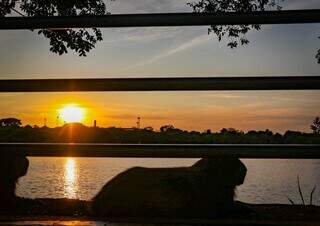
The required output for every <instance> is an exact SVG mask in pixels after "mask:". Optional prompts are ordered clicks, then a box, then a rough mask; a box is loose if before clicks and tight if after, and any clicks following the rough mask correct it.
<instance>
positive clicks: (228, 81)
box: [0, 76, 320, 92]
mask: <svg viewBox="0 0 320 226" xmlns="http://www.w3.org/2000/svg"><path fill="white" fill-rule="evenodd" d="M319 89H320V76H304V77H303V76H290V77H288V76H286V77H281V76H279V77H193V78H186V77H184V78H178V77H176V78H172V77H171V78H104V79H23V80H0V92H59V91H60V92H67V91H201V90H202V91H208V90H319Z"/></svg>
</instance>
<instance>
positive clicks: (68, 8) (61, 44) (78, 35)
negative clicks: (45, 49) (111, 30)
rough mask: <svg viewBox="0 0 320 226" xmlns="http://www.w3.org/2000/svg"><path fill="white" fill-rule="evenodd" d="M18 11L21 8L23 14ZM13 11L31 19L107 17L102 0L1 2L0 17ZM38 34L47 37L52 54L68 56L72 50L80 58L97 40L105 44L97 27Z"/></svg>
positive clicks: (24, 0) (42, 30)
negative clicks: (42, 17)
mask: <svg viewBox="0 0 320 226" xmlns="http://www.w3.org/2000/svg"><path fill="white" fill-rule="evenodd" d="M111 1H112V0H111ZM16 8H19V10H20V11H21V12H22V13H21V12H20V11H17V10H16ZM12 11H15V12H18V13H19V14H20V15H24V16H31V17H33V16H80V15H81V16H83V15H105V14H107V11H106V6H105V3H104V1H103V0H68V1H64V0H46V1H39V0H21V1H18V0H2V1H1V2H0V17H3V16H6V15H7V14H10V13H11V12H12ZM38 34H42V35H43V36H44V37H46V38H48V39H49V40H50V46H51V48H50V51H52V52H54V53H58V54H59V55H62V54H64V53H68V49H71V50H73V51H75V52H76V53H77V54H79V56H86V55H87V53H88V52H89V51H90V50H91V49H93V48H94V47H95V44H96V43H97V42H98V41H102V33H101V31H100V30H99V29H97V28H92V29H41V30H39V31H38Z"/></svg>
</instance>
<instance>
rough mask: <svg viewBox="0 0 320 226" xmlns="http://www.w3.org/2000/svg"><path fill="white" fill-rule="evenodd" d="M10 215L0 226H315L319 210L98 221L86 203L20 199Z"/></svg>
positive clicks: (285, 208) (262, 207)
mask: <svg viewBox="0 0 320 226" xmlns="http://www.w3.org/2000/svg"><path fill="white" fill-rule="evenodd" d="M20 202H21V203H22V204H21V203H20V206H19V207H18V208H17V209H16V212H15V213H14V214H12V213H11V214H10V213H7V214H6V213H1V214H0V225H105V224H106V223H109V224H110V223H111V224H112V223H116V224H117V225H118V224H120V225H122V224H123V225H125V224H140V225H141V224H145V225H146V224H149V225H150V224H170V225H173V224H176V225H186V224H188V225H196V224H197V225H199V224H200V225H288V226H291V225H302V226H304V225H319V224H320V206H310V205H308V206H303V205H287V204H248V203H244V205H247V206H248V207H249V208H250V209H251V210H252V212H251V213H249V214H237V215H228V216H225V217H221V218H217V219H197V218H183V219H181V218H179V219H173V218H113V217H108V218H101V217H95V216H92V214H90V211H89V208H88V207H89V205H90V201H81V200H71V199H21V201H20Z"/></svg>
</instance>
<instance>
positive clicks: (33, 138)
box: [0, 119, 320, 144]
mask: <svg viewBox="0 0 320 226" xmlns="http://www.w3.org/2000/svg"><path fill="white" fill-rule="evenodd" d="M0 121H3V120H2V119H1V120H0ZM19 121H20V120H19ZM161 128H162V131H161V130H159V131H156V130H151V129H150V128H148V127H147V128H145V129H137V128H130V129H128V128H116V127H109V128H102V127H87V126H84V125H82V124H80V123H71V124H66V125H64V126H62V127H56V128H48V127H38V126H30V125H26V126H24V127H17V126H0V142H49V143H50V142H56V143H59V142H62V143H63V142H79V143H163V144H167V143H177V144H183V143H186V144H190V143H194V144H201V143H204V144H233V143H234V144H236V143H238V144H259V143H261V144H286V143H288V144H290V143H291V144H295V143H301V144H319V143H320V135H319V134H316V133H304V132H299V131H286V132H285V133H284V134H280V133H273V132H272V131H270V130H265V131H254V130H251V131H248V132H244V131H240V130H236V129H233V128H228V129H227V128H223V129H222V130H221V131H220V132H213V131H210V132H208V130H205V131H203V132H198V131H186V130H182V129H178V128H175V127H174V126H172V125H170V126H168V125H166V126H162V127H161ZM164 128H165V129H164ZM168 128H169V129H168Z"/></svg>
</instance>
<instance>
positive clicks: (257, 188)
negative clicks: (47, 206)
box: [17, 157, 320, 205]
mask: <svg viewBox="0 0 320 226" xmlns="http://www.w3.org/2000/svg"><path fill="white" fill-rule="evenodd" d="M29 160H30V168H29V171H28V174H27V176H25V177H23V178H21V179H20V181H19V185H18V191H17V194H18V195H19V196H24V197H30V198H44V197H49V198H77V199H83V200H89V199H91V198H92V197H93V196H94V195H95V194H96V193H97V192H98V191H99V189H101V187H102V186H103V185H104V184H105V183H106V182H107V181H108V180H110V179H111V178H112V177H114V176H115V175H117V174H118V173H120V172H121V171H123V170H125V169H128V168H130V167H133V166H146V167H174V166H189V165H191V164H193V163H194V162H195V161H196V160H197V159H143V158H133V159H128V158H36V157H32V158H29ZM242 161H243V162H244V163H245V165H246V166H247V168H248V173H247V177H246V180H245V183H244V184H243V185H241V186H240V187H238V189H237V199H238V200H241V201H244V202H250V203H284V204H288V203H290V202H289V201H288V197H289V198H290V199H292V200H293V201H294V202H295V203H301V199H300V195H299V192H298V185H297V175H299V177H300V183H301V188H302V192H303V193H304V196H305V200H306V202H307V203H309V197H310V192H311V190H312V188H313V187H314V186H315V185H316V186H317V189H316V191H315V192H314V204H317V205H320V160H255V159H249V160H242ZM213 179H214V178H213Z"/></svg>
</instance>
